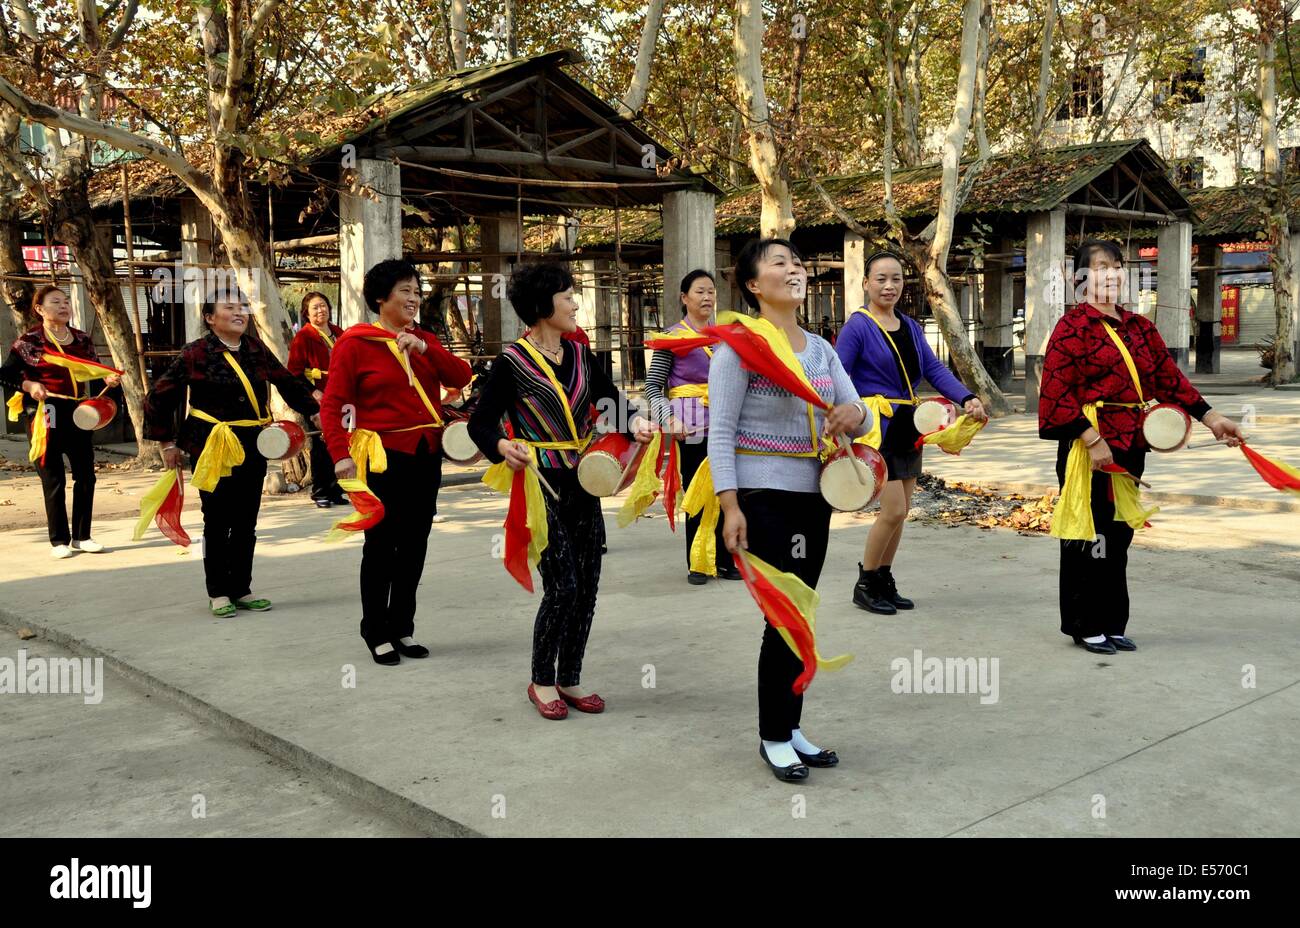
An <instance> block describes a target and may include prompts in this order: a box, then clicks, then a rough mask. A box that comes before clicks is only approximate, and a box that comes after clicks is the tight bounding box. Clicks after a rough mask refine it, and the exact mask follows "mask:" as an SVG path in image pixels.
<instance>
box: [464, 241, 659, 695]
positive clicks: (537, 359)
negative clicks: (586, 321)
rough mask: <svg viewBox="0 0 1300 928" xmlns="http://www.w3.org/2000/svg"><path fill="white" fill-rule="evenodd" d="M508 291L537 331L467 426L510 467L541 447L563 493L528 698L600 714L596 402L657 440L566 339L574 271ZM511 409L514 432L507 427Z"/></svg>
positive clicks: (556, 269)
mask: <svg viewBox="0 0 1300 928" xmlns="http://www.w3.org/2000/svg"><path fill="white" fill-rule="evenodd" d="M508 294H509V297H510V302H511V304H512V305H513V306H514V309H515V312H516V313H517V314H518V315H519V318H520V319H521V320H523V323H524V325H526V326H530V327H531V330H530V331H529V333H528V334H527V335H526V336H525V337H524V338H521V339H519V341H517V342H515V343H513V344H511V345H507V346H506V348H505V350H504V351H502V352H501V354H500V355H498V356H497V359H496V360H495V361H494V362H492V370H491V372H490V373H489V375H488V382H487V384H486V385H485V386H484V388H483V391H482V393H481V395H480V398H479V402H478V406H477V407H476V408H475V410H474V413H473V415H472V416H470V420H469V432H470V436H471V437H472V438H473V439H474V443H475V444H476V445H478V447H479V450H481V451H482V452H483V454H484V455H485V456H487V458H488V459H489V460H490V461H492V462H493V463H498V462H500V461H505V462H506V463H507V464H508V465H509V467H510V468H511V469H512V470H516V471H518V470H521V469H523V468H524V467H527V466H528V464H529V461H530V450H535V452H536V454H537V463H538V467H539V469H540V471H541V474H542V476H543V478H544V479H545V480H546V482H547V483H548V484H549V485H550V486H551V487H552V488H554V490H555V491H556V493H557V494H558V495H559V499H558V500H556V499H553V498H552V497H551V496H550V495H549V494H544V496H545V500H546V523H547V536H548V544H547V547H546V550H545V551H544V552H543V553H542V557H541V560H540V562H539V563H538V565H537V569H538V572H539V573H540V574H541V575H542V602H541V604H540V605H539V606H538V609H537V619H536V621H535V622H534V625H533V662H532V682H531V683H530V684H529V686H528V698H529V700H530V701H531V702H532V703H533V705H535V706H536V707H537V711H538V713H539V714H541V716H542V717H543V718H548V719H562V718H565V717H566V716H567V715H568V707H569V706H572V707H573V708H575V709H577V710H578V711H579V712H602V711H604V708H605V702H604V700H603V699H601V698H600V697H599V696H597V695H596V694H594V693H589V692H588V691H587V690H585V689H583V688H582V687H581V686H580V685H579V680H580V678H581V674H582V658H583V655H584V654H585V652H586V649H587V636H588V635H589V634H590V632H591V622H592V619H593V618H594V616H595V614H596V588H597V586H598V585H599V582H600V561H601V546H602V545H603V544H604V542H605V526H604V523H603V522H602V520H601V512H600V500H599V499H597V498H596V497H594V496H592V495H591V494H589V493H587V491H586V490H584V489H583V488H582V486H581V485H580V484H579V483H578V472H577V467H578V458H579V457H580V456H581V453H582V450H583V449H584V448H586V446H587V444H588V442H589V441H590V439H591V438H592V437H593V434H594V432H593V428H594V425H595V421H594V419H595V416H594V415H593V409H592V405H593V404H596V405H597V406H598V407H599V409H600V413H601V415H602V417H604V416H608V415H616V416H617V421H618V424H619V426H620V431H623V432H625V433H626V434H628V435H629V436H630V437H633V438H635V439H636V440H637V441H639V442H642V443H645V442H649V441H650V437H651V432H650V424H649V423H648V422H646V421H645V420H644V419H642V418H641V417H640V416H637V415H636V414H635V410H634V409H633V408H632V407H631V406H629V405H628V403H627V401H626V400H625V399H624V397H623V396H622V395H621V394H620V393H619V391H618V388H617V387H616V386H614V383H613V382H612V381H611V380H610V379H609V377H608V376H607V375H606V374H605V372H604V371H603V370H602V369H601V368H600V366H599V365H598V364H597V363H596V361H595V357H594V356H593V355H592V353H591V350H590V349H589V348H587V347H586V346H585V345H583V344H581V343H579V342H576V341H571V340H569V339H565V338H563V337H562V336H563V335H564V333H566V332H573V331H574V330H575V329H576V328H577V324H578V322H577V317H578V302H577V300H576V299H575V298H574V296H573V276H572V275H571V274H570V273H569V272H568V271H567V270H565V269H564V268H563V267H561V266H560V265H557V264H525V265H521V266H520V267H518V268H517V269H516V270H515V272H514V274H513V275H512V276H511V278H510V285H509V288H508ZM557 387H558V389H557ZM503 417H505V418H508V419H509V422H510V428H511V431H512V433H513V436H514V438H513V440H512V439H510V438H507V437H506V435H505V434H504V433H503V432H502V429H501V420H502V418H503ZM528 446H532V449H530V448H529V447H528ZM557 446H558V447H557Z"/></svg>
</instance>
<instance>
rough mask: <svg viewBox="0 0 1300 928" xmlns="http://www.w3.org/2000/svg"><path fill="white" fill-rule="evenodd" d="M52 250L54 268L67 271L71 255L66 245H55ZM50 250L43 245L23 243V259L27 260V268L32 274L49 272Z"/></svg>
mask: <svg viewBox="0 0 1300 928" xmlns="http://www.w3.org/2000/svg"><path fill="white" fill-rule="evenodd" d="M52 250H53V251H54V270H55V271H56V272H58V271H67V269H68V265H69V264H70V263H71V260H70V259H71V255H70V254H69V253H68V246H67V245H55V246H54V248H53V249H52ZM50 251H51V249H49V248H46V247H45V246H44V245H24V246H23V260H24V261H25V262H27V270H29V271H30V272H32V273H33V274H48V273H49V272H50Z"/></svg>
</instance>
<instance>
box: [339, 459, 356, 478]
mask: <svg viewBox="0 0 1300 928" xmlns="http://www.w3.org/2000/svg"><path fill="white" fill-rule="evenodd" d="M356 475H357V462H356V461H354V460H352V458H342V459H340V460H338V461H335V462H334V476H335V477H337V478H338V479H340V480H351V479H352V478H354V477H356Z"/></svg>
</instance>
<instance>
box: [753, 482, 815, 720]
mask: <svg viewBox="0 0 1300 928" xmlns="http://www.w3.org/2000/svg"><path fill="white" fill-rule="evenodd" d="M736 500H737V502H738V503H739V505H740V511H741V512H742V513H744V515H745V525H746V534H747V535H748V538H749V551H750V553H752V554H754V555H756V556H757V557H760V558H762V559H763V560H764V561H766V562H767V563H769V564H771V565H772V566H773V567H775V568H776V569H778V570H784V571H787V572H789V573H792V574H794V575H795V576H796V577H798V578H799V579H800V580H802V581H803V582H804V583H806V584H808V585H809V586H810V587H813V588H814V589H816V587H817V581H818V579H819V578H820V577H821V573H822V565H823V564H824V563H825V562H826V545H827V542H828V541H829V540H830V529H831V507H830V504H829V503H827V502H826V500H824V499H823V498H822V495H821V494H820V493H795V492H792V491H790V490H768V489H742V490H739V491H738V492H737V494H736ZM802 672H803V661H801V660H800V659H799V658H798V657H796V656H795V654H794V652H793V651H791V650H790V646H789V645H787V644H786V643H785V640H784V639H783V638H782V637H781V635H780V633H779V632H777V630H776V629H774V628H773V627H772V626H771V625H770V624H769V623H768V622H767V621H766V620H764V622H763V645H762V647H761V648H760V649H759V652H758V736H759V737H760V738H761V739H763V740H764V741H789V740H790V733H791V731H792V730H793V729H796V728H798V727H799V719H800V716H801V715H802V714H803V696H802V695H795V692H794V689H793V684H794V681H795V678H796V677H798V676H799V674H801V673H802Z"/></svg>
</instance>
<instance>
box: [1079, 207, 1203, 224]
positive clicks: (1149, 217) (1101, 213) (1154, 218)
mask: <svg viewBox="0 0 1300 928" xmlns="http://www.w3.org/2000/svg"><path fill="white" fill-rule="evenodd" d="M1065 211H1066V212H1067V213H1070V214H1072V215H1075V216H1097V217H1099V218H1102V219H1139V220H1142V221H1143V222H1174V221H1176V220H1177V219H1178V217H1177V216H1175V215H1174V214H1173V213H1149V212H1145V211H1143V210H1135V209H1114V208H1113V207H1109V206H1092V205H1090V204H1087V203H1066V204H1065Z"/></svg>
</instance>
